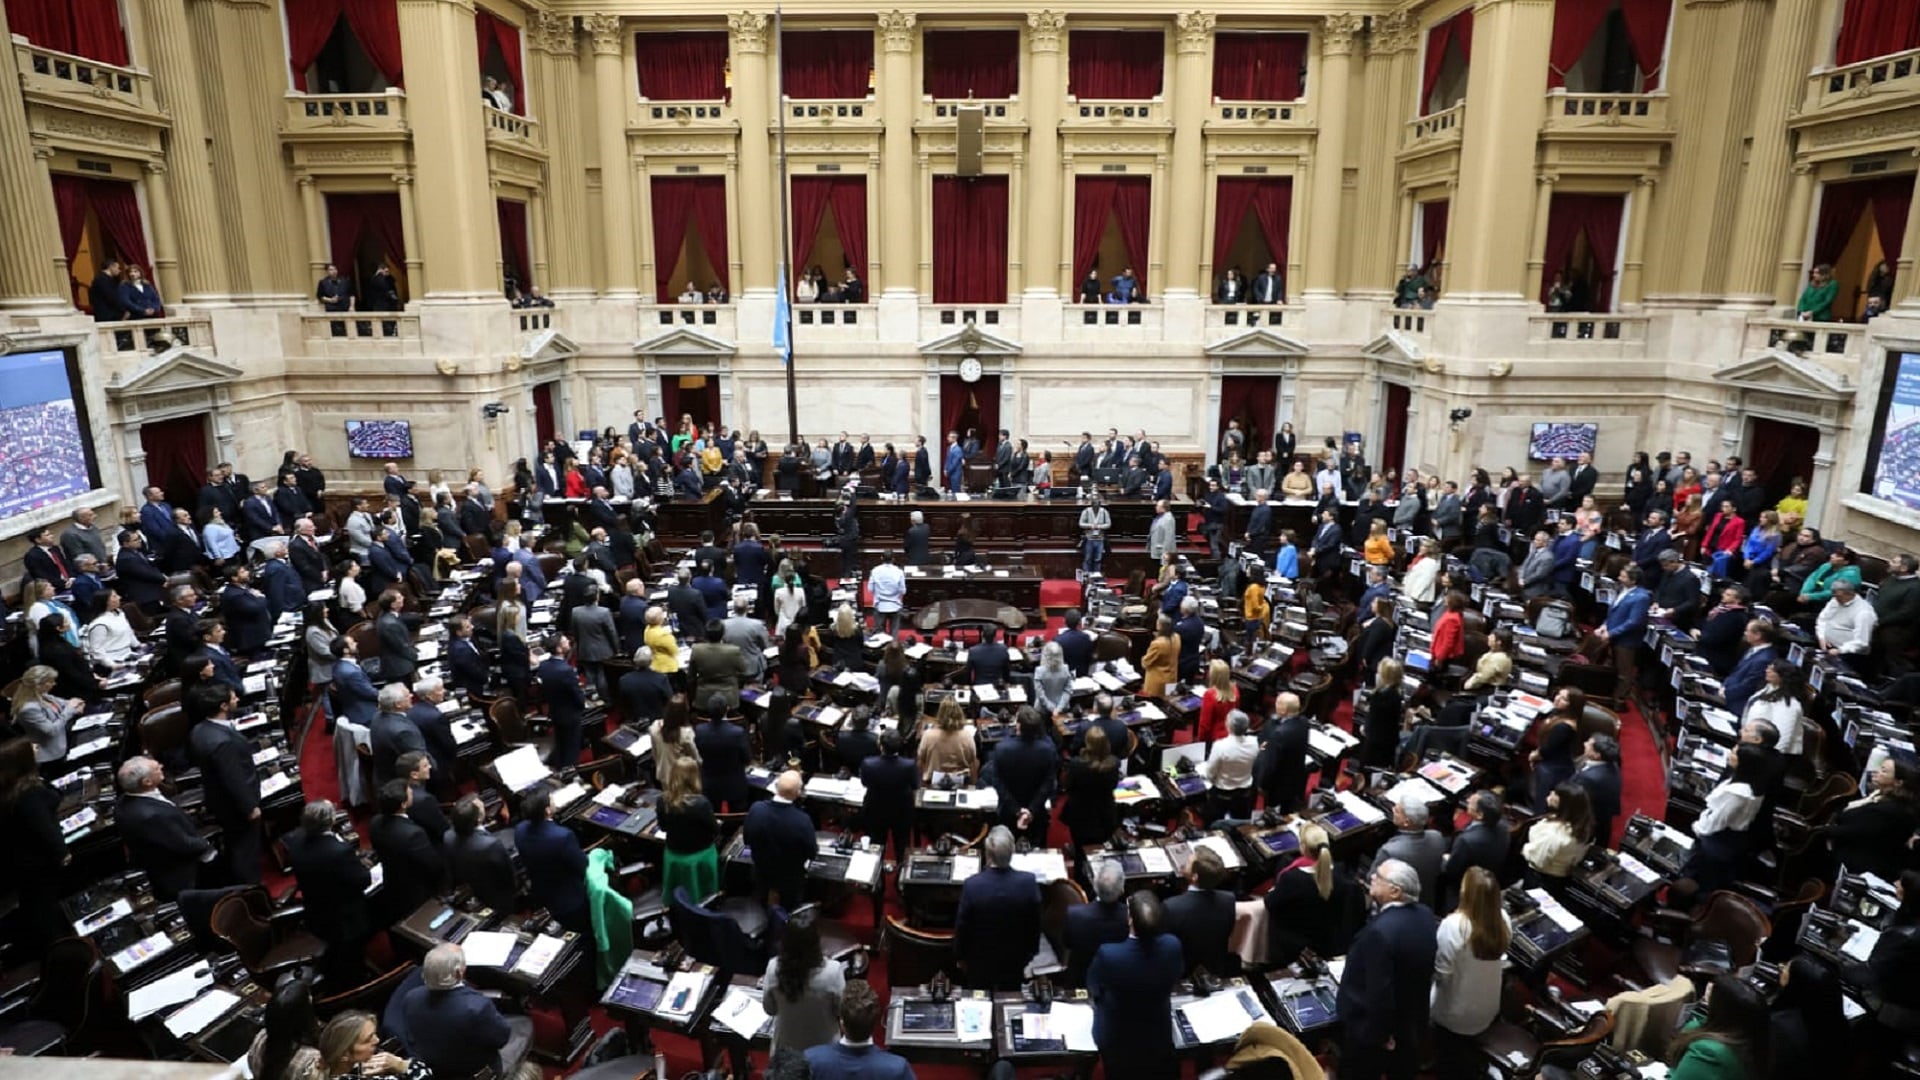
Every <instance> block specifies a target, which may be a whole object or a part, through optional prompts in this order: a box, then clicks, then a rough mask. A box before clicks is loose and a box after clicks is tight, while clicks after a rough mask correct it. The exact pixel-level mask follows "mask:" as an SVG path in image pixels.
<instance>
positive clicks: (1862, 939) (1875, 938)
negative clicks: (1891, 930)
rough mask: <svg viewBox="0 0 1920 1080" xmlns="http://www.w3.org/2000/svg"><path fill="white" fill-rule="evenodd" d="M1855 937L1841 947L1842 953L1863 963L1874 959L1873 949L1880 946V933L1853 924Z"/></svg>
mask: <svg viewBox="0 0 1920 1080" xmlns="http://www.w3.org/2000/svg"><path fill="white" fill-rule="evenodd" d="M1852 926H1853V936H1852V937H1850V938H1848V939H1847V943H1846V944H1845V945H1842V946H1841V947H1840V951H1841V952H1843V953H1845V954H1846V955H1848V956H1850V957H1852V958H1853V959H1855V960H1858V961H1860V962H1861V963H1863V964H1864V963H1866V962H1867V961H1868V960H1870V959H1872V958H1873V947H1874V946H1875V945H1878V944H1880V931H1878V930H1875V929H1874V928H1873V927H1871V926H1862V925H1861V924H1859V923H1853V924H1852Z"/></svg>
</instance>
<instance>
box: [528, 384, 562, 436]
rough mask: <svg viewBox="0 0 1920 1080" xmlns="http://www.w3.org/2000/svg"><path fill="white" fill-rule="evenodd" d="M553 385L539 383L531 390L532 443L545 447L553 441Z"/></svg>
mask: <svg viewBox="0 0 1920 1080" xmlns="http://www.w3.org/2000/svg"><path fill="white" fill-rule="evenodd" d="M553 387H554V384H553V383H541V384H540V385H538V386H536V387H534V388H533V441H534V442H535V443H537V444H539V445H541V446H546V445H547V444H548V443H551V442H552V441H553V436H554V428H555V427H556V426H557V425H555V423H554V420H553Z"/></svg>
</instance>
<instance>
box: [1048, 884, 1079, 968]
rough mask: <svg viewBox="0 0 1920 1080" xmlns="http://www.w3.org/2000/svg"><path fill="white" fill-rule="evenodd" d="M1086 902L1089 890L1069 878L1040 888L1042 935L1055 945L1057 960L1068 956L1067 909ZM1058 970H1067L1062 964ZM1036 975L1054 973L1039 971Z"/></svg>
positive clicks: (1054, 951)
mask: <svg viewBox="0 0 1920 1080" xmlns="http://www.w3.org/2000/svg"><path fill="white" fill-rule="evenodd" d="M1086 902H1087V890H1085V889H1083V888H1081V887H1080V884H1079V882H1076V881H1073V880H1071V879H1069V878H1061V879H1060V880H1058V881H1049V882H1047V883H1046V884H1045V885H1042V886H1040V933H1041V934H1042V935H1044V936H1045V937H1046V939H1047V940H1048V941H1049V942H1052V943H1053V954H1054V956H1055V957H1056V959H1058V960H1061V961H1064V960H1065V959H1066V955H1067V909H1069V908H1071V907H1073V906H1074V905H1075V904H1084V903H1086ZM1035 959H1036V960H1037V959H1039V958H1038V957H1035ZM1057 970H1061V971H1064V970H1066V968H1065V965H1064V964H1062V965H1061V966H1060V967H1059V968H1058V969H1057ZM1036 974H1041V975H1046V974H1052V972H1050V971H1037V972H1036Z"/></svg>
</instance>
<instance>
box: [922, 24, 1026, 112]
mask: <svg viewBox="0 0 1920 1080" xmlns="http://www.w3.org/2000/svg"><path fill="white" fill-rule="evenodd" d="M920 40H921V46H922V48H923V49H924V50H925V54H926V56H925V63H926V67H925V70H924V71H923V73H922V89H923V91H924V92H925V93H926V94H928V95H929V96H931V97H934V98H938V99H943V100H950V101H964V100H966V99H968V98H973V99H978V100H989V101H990V100H997V99H1001V98H1010V97H1012V96H1014V95H1015V94H1017V93H1019V92H1020V32H1019V31H1018V30H929V31H927V32H926V33H925V34H923V35H921V39H920Z"/></svg>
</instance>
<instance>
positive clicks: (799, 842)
mask: <svg viewBox="0 0 1920 1080" xmlns="http://www.w3.org/2000/svg"><path fill="white" fill-rule="evenodd" d="M802 789H803V784H802V782H801V779H800V773H799V772H798V771H796V770H793V769H788V770H787V771H786V772H783V773H781V774H780V776H779V777H778V778H777V779H776V780H774V782H773V798H771V799H765V800H762V801H760V802H757V803H755V804H753V808H752V809H751V810H748V811H747V820H746V823H745V824H744V825H742V826H741V831H742V832H743V833H744V834H745V835H746V840H747V847H748V849H749V850H751V851H752V852H753V888H754V891H755V892H756V893H758V894H759V895H760V897H761V899H763V900H764V901H766V902H767V904H768V905H769V906H772V905H775V904H777V905H779V906H781V907H784V908H786V909H787V910H788V911H792V910H794V909H795V908H798V907H799V906H800V905H801V903H802V902H803V901H802V898H803V897H804V896H806V888H807V863H808V862H810V861H811V860H812V859H813V858H814V856H816V855H818V854H820V837H819V834H818V833H817V832H815V831H814V827H813V819H812V818H810V817H808V816H807V812H806V811H805V810H802V809H800V794H801V791H802Z"/></svg>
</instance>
